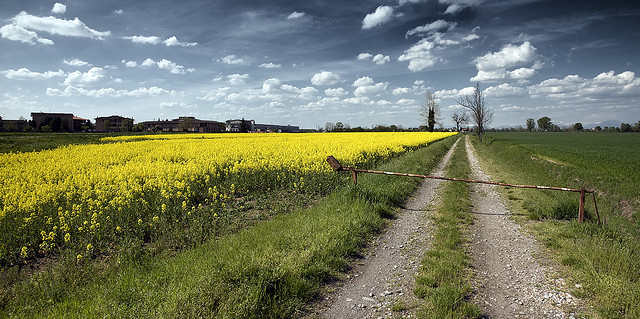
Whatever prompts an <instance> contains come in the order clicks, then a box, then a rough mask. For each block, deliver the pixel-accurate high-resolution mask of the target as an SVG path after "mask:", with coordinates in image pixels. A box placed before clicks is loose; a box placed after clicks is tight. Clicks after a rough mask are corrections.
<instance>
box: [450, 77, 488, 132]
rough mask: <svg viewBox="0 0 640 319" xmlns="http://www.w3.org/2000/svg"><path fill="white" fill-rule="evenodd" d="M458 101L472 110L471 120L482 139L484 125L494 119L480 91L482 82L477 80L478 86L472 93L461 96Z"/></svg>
mask: <svg viewBox="0 0 640 319" xmlns="http://www.w3.org/2000/svg"><path fill="white" fill-rule="evenodd" d="M456 103H458V104H459V105H461V106H463V107H465V108H467V109H469V110H470V111H471V121H472V122H473V123H474V124H475V125H476V128H477V130H478V138H480V140H481V141H482V133H484V127H485V126H486V125H489V123H491V121H492V120H493V111H491V110H490V109H489V108H488V107H487V104H486V103H485V101H484V95H483V94H482V91H480V83H478V82H476V88H475V90H474V91H473V93H472V94H471V95H465V96H460V98H459V99H458V100H456Z"/></svg>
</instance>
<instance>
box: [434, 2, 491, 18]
mask: <svg viewBox="0 0 640 319" xmlns="http://www.w3.org/2000/svg"><path fill="white" fill-rule="evenodd" d="M439 2H440V3H442V4H447V5H448V6H447V9H446V10H445V11H444V12H443V13H444V14H451V15H454V14H457V13H459V12H460V11H462V10H464V9H465V8H468V7H477V6H478V5H480V4H481V3H482V0H439Z"/></svg>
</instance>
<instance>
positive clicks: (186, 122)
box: [131, 117, 248, 133]
mask: <svg viewBox="0 0 640 319" xmlns="http://www.w3.org/2000/svg"><path fill="white" fill-rule="evenodd" d="M244 122H245V121H244V119H242V124H241V127H240V132H242V133H246V132H247V131H248V130H245V128H244V127H243V126H244ZM131 125H133V121H132V122H131ZM191 128H193V119H192V118H188V117H184V118H180V124H178V129H179V130H180V131H182V132H189V130H190V129H191Z"/></svg>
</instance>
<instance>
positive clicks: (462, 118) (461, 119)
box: [451, 112, 469, 132]
mask: <svg viewBox="0 0 640 319" xmlns="http://www.w3.org/2000/svg"><path fill="white" fill-rule="evenodd" d="M451 119H452V120H453V123H456V131H458V132H460V126H462V124H466V123H469V114H467V113H465V112H462V114H458V113H453V115H451Z"/></svg>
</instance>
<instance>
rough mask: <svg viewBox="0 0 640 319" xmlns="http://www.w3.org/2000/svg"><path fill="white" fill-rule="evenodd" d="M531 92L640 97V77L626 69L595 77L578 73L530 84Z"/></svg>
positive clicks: (553, 95) (556, 95)
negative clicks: (585, 76)
mask: <svg viewBox="0 0 640 319" xmlns="http://www.w3.org/2000/svg"><path fill="white" fill-rule="evenodd" d="M528 89H529V94H530V95H531V97H533V98H540V97H544V98H549V99H578V100H580V101H583V100H585V99H588V100H591V101H593V100H600V99H612V98H616V97H620V96H630V95H631V96H638V97H640V78H637V77H636V76H635V73H634V72H631V71H625V72H622V73H620V74H617V75H616V74H615V72H614V71H609V72H602V73H600V74H598V75H597V76H596V77H594V78H593V79H585V78H582V77H580V76H578V75H567V76H565V77H564V78H562V79H556V78H553V79H547V80H544V81H542V82H540V83H539V84H536V85H532V86H529V88H528Z"/></svg>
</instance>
